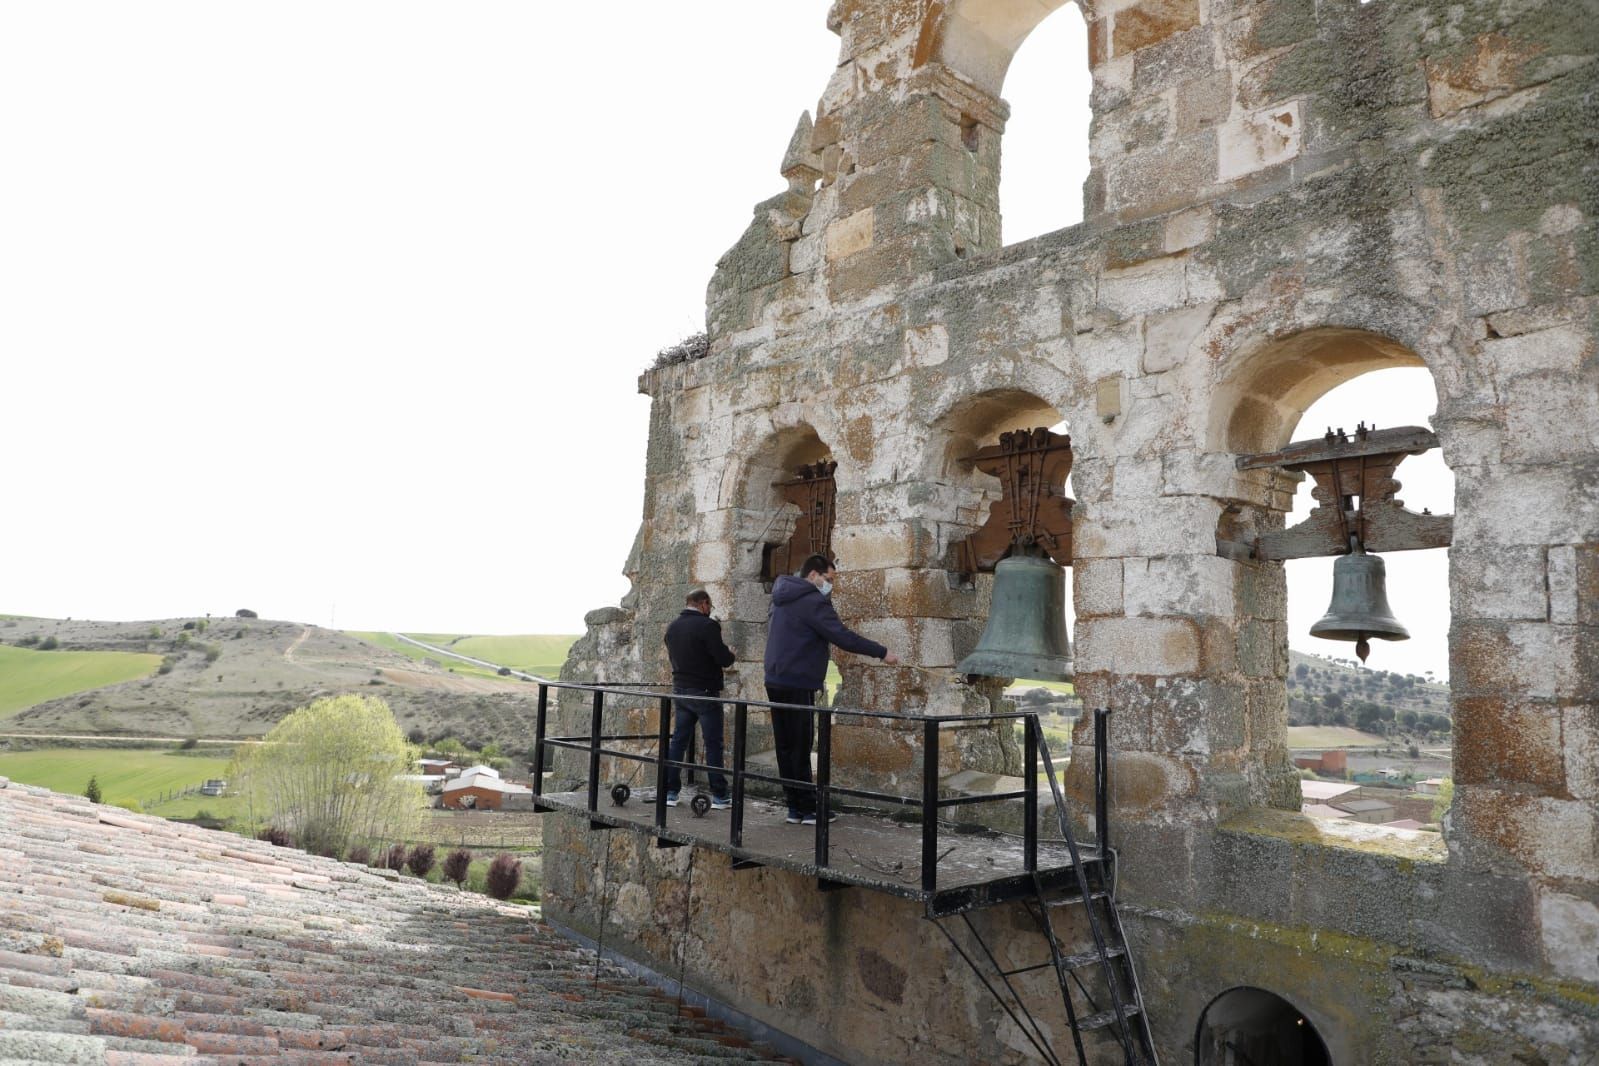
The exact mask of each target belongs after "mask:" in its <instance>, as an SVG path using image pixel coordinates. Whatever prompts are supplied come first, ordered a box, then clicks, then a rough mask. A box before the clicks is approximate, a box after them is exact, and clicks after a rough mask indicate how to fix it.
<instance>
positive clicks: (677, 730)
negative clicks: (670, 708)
mask: <svg viewBox="0 0 1599 1066" xmlns="http://www.w3.org/2000/svg"><path fill="white" fill-rule="evenodd" d="M672 694H673V695H674V696H676V697H678V698H677V699H675V700H673V701H672V703H673V705H674V706H675V707H676V714H675V716H674V717H673V719H672V743H671V744H669V745H668V746H667V750H666V757H667V758H668V759H671V760H672V761H674V762H679V761H681V760H682V759H683V756H684V755H685V754H687V752H688V744H689V741H690V740H691V739H692V738H693V736H694V723H695V722H696V721H697V722H699V724H700V733H701V734H702V735H703V736H704V737H705V758H704V759H697V760H695V761H696V762H701V763H703V764H704V765H706V766H716V767H720V766H721V765H722V705H721V704H720V703H719V702H717V701H715V700H695V699H683V698H682V697H684V696H715V695H716V693H715V692H712V691H711V690H710V689H707V688H685V687H682V686H679V687H675V688H673V689H672ZM682 784H683V774H682V771H681V770H680V769H679V768H678V767H676V766H668V767H667V768H666V791H668V792H677V791H679V790H680V789H681V788H682ZM711 795H713V796H716V797H719V798H720V797H723V796H726V795H727V778H726V777H725V776H723V775H722V774H719V773H717V772H716V771H714V770H713V771H711Z"/></svg>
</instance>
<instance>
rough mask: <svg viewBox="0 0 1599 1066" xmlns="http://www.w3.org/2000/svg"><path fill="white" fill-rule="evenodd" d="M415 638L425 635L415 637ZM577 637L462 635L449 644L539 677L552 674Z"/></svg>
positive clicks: (465, 652)
mask: <svg viewBox="0 0 1599 1066" xmlns="http://www.w3.org/2000/svg"><path fill="white" fill-rule="evenodd" d="M416 639H417V640H422V639H424V638H422V637H417V638H416ZM576 641H577V637H575V636H549V635H533V636H523V637H463V638H461V639H460V640H458V641H457V642H456V643H454V644H452V645H450V646H449V647H450V650H451V651H458V652H460V653H461V654H462V655H470V656H472V657H473V658H474V659H483V660H485V661H487V662H491V663H501V664H503V665H505V666H509V667H511V668H512V669H514V670H524V671H526V672H527V673H530V674H538V675H539V676H540V677H554V676H556V675H557V674H559V673H560V672H561V664H562V663H564V662H566V653H567V652H568V651H570V650H571V649H572V645H573V644H574V643H575V642H576ZM442 646H443V645H441V647H442Z"/></svg>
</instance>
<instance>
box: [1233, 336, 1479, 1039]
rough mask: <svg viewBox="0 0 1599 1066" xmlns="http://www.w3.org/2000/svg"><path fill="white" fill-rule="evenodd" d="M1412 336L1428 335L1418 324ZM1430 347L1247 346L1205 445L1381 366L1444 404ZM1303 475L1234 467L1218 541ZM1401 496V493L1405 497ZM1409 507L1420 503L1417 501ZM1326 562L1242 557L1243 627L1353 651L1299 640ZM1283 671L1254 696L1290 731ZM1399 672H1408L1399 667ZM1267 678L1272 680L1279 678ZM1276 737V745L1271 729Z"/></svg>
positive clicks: (1285, 423)
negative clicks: (1418, 377) (1430, 390)
mask: <svg viewBox="0 0 1599 1066" xmlns="http://www.w3.org/2000/svg"><path fill="white" fill-rule="evenodd" d="M1383 321H1385V322H1387V323H1389V324H1391V325H1399V326H1403V325H1404V324H1405V319H1404V318H1403V316H1402V315H1395V314H1391V313H1390V314H1387V315H1385V316H1383ZM1416 335H1417V336H1423V337H1425V336H1427V334H1425V333H1424V332H1422V331H1419V330H1418V331H1417V333H1416ZM1429 354H1430V357H1429V358H1424V357H1423V355H1422V354H1420V353H1419V352H1418V351H1417V349H1416V348H1415V347H1412V346H1411V344H1409V343H1407V342H1406V341H1405V340H1401V339H1396V338H1395V337H1394V336H1392V335H1389V334H1386V333H1379V332H1376V331H1375V330H1371V329H1363V328H1358V327H1354V326H1348V325H1332V326H1316V327H1311V328H1307V329H1302V330H1297V331H1293V332H1288V333H1283V334H1279V335H1277V336H1275V337H1273V338H1271V339H1267V340H1261V341H1259V342H1258V343H1256V344H1253V345H1245V346H1243V347H1242V348H1241V350H1240V353H1239V355H1238V356H1237V358H1236V359H1234V360H1232V361H1231V362H1230V363H1228V364H1226V365H1225V367H1224V370H1225V374H1224V376H1223V377H1222V378H1221V380H1220V383H1219V384H1218V385H1216V386H1215V388H1214V391H1213V393H1212V406H1211V408H1210V410H1209V415H1208V423H1207V425H1206V426H1205V428H1204V432H1205V441H1206V445H1207V448H1206V450H1208V451H1211V452H1219V453H1224V454H1231V455H1237V454H1247V453H1258V452H1266V451H1273V450H1275V449H1277V448H1280V447H1282V446H1284V445H1286V444H1288V443H1289V442H1290V440H1291V439H1301V440H1303V439H1307V438H1312V437H1315V436H1318V435H1319V434H1320V423H1319V422H1318V423H1317V425H1316V426H1315V427H1314V428H1313V427H1311V426H1308V425H1307V426H1305V427H1304V428H1300V423H1301V420H1302V419H1303V418H1304V415H1305V413H1306V411H1307V410H1309V409H1310V408H1311V407H1312V405H1313V404H1315V403H1316V401H1318V400H1320V399H1322V398H1323V397H1326V396H1328V394H1330V393H1333V392H1334V390H1337V389H1338V388H1339V387H1340V386H1343V385H1346V384H1348V383H1349V382H1352V381H1353V380H1355V379H1356V378H1359V377H1361V376H1363V375H1365V374H1368V373H1371V372H1374V371H1378V370H1389V369H1397V368H1416V369H1420V370H1424V371H1426V372H1427V374H1428V376H1430V377H1431V378H1432V380H1433V382H1434V384H1435V385H1439V389H1438V403H1439V407H1440V408H1442V407H1443V405H1444V404H1445V402H1446V399H1445V395H1446V394H1445V391H1444V388H1443V387H1442V383H1440V382H1439V381H1438V377H1437V375H1436V373H1435V367H1438V366H1442V367H1444V369H1445V370H1446V371H1448V369H1449V365H1448V363H1447V362H1446V361H1445V359H1444V357H1443V355H1442V353H1440V352H1438V351H1436V350H1429ZM1429 413H1430V412H1425V411H1424V410H1423V411H1419V412H1417V415H1416V416H1415V417H1411V416H1409V415H1406V416H1403V418H1402V420H1403V421H1404V422H1407V423H1412V424H1418V425H1423V426H1425V425H1426V424H1427V421H1428V418H1427V415H1428V414H1429ZM1349 415H1350V417H1349V419H1348V421H1347V422H1341V423H1339V424H1342V428H1344V429H1345V430H1346V431H1349V432H1353V431H1354V429H1355V427H1356V423H1357V421H1358V419H1359V416H1360V412H1358V411H1350V412H1349ZM1380 428H1391V427H1387V426H1384V427H1380ZM1446 429H1447V427H1441V431H1440V434H1439V435H1440V437H1444V436H1445V435H1446ZM1296 430H1297V432H1296ZM1418 462H1419V461H1417V460H1412V461H1411V463H1410V464H1409V465H1408V466H1401V467H1400V468H1399V469H1398V471H1397V478H1398V481H1399V482H1400V484H1401V485H1403V484H1404V483H1405V482H1406V480H1407V478H1409V477H1410V476H1411V475H1412V474H1417V475H1419V474H1420V473H1421V471H1420V470H1419V469H1418V466H1417V465H1416V464H1417V463H1418ZM1302 477H1303V475H1297V474H1288V473H1284V472H1281V471H1275V470H1259V471H1251V472H1247V473H1243V474H1238V475H1237V476H1236V480H1235V483H1234V484H1235V486H1236V488H1235V492H1236V495H1235V496H1234V505H1233V506H1231V507H1229V508H1228V509H1227V513H1226V514H1224V516H1223V517H1222V519H1221V522H1220V524H1219V526H1218V530H1217V536H1218V541H1219V542H1224V543H1226V544H1227V545H1230V546H1233V545H1237V544H1239V543H1244V542H1248V541H1250V539H1251V537H1252V535H1256V534H1264V533H1267V532H1271V531H1275V530H1280V529H1282V528H1283V524H1284V522H1285V519H1286V520H1287V521H1290V522H1295V521H1299V520H1300V518H1302V517H1303V515H1300V516H1297V517H1290V514H1289V512H1290V510H1291V509H1292V506H1293V501H1294V498H1295V496H1296V494H1297V495H1299V498H1300V499H1301V500H1302V501H1303V500H1304V499H1305V498H1306V494H1308V492H1309V488H1310V483H1309V482H1308V480H1307V481H1304V482H1301V478H1302ZM1400 498H1401V499H1404V496H1403V495H1402V496H1401V497H1400ZM1411 506H1412V509H1416V507H1415V505H1414V504H1412V505H1411ZM1450 509H1452V508H1450ZM1324 513H1325V512H1324ZM1373 551H1374V552H1377V553H1379V554H1385V553H1383V552H1382V549H1381V548H1378V547H1374V548H1373ZM1417 554H1418V553H1416V552H1410V551H1406V552H1399V553H1395V554H1394V555H1390V556H1387V558H1386V562H1387V566H1388V578H1389V589H1390V596H1391V597H1392V589H1393V586H1394V584H1395V583H1396V580H1397V577H1398V574H1399V573H1400V572H1403V571H1404V570H1405V569H1406V568H1407V564H1406V563H1404V562H1400V563H1397V564H1396V563H1394V562H1393V559H1394V558H1398V559H1401V560H1402V559H1405V558H1407V557H1411V556H1415V555H1417ZM1455 562H1456V560H1455V558H1454V556H1453V554H1451V557H1450V559H1449V566H1450V567H1453V566H1454V565H1455ZM1332 565H1333V559H1332V557H1329V556H1320V557H1314V558H1309V559H1290V560H1288V561H1287V562H1274V561H1269V560H1268V561H1261V560H1247V561H1244V560H1240V571H1239V573H1238V574H1237V575H1235V576H1236V580H1237V581H1238V582H1239V584H1238V586H1237V587H1238V589H1239V590H1247V595H1241V596H1240V602H1244V603H1249V604H1253V605H1254V606H1253V607H1252V608H1251V609H1250V610H1249V611H1248V612H1247V614H1246V616H1245V617H1243V618H1241V621H1242V623H1243V624H1244V626H1246V627H1249V628H1253V629H1254V630H1256V631H1261V630H1263V629H1264V628H1265V627H1268V626H1276V627H1280V630H1279V634H1278V635H1277V636H1275V637H1274V638H1273V640H1274V641H1275V642H1276V643H1277V644H1278V647H1279V648H1281V649H1282V650H1283V651H1284V652H1286V650H1287V647H1288V646H1289V644H1290V642H1292V643H1293V644H1294V645H1295V646H1297V647H1300V648H1308V649H1310V650H1316V651H1320V652H1323V653H1327V654H1332V655H1335V656H1339V657H1342V656H1344V655H1350V652H1348V651H1344V650H1342V649H1347V648H1349V646H1348V645H1338V644H1328V643H1321V642H1317V641H1311V642H1310V643H1309V644H1308V645H1307V644H1304V643H1301V641H1303V640H1304V638H1305V637H1306V636H1307V629H1308V627H1309V625H1310V623H1311V622H1312V621H1314V619H1315V618H1316V617H1318V616H1319V615H1320V614H1321V613H1322V611H1323V610H1324V609H1325V605H1326V604H1327V602H1328V597H1329V595H1330V592H1331V588H1332V578H1331V573H1332ZM1396 567H1397V568H1398V569H1397V570H1396ZM1290 571H1292V573H1293V575H1294V576H1293V581H1292V584H1293V586H1294V588H1293V590H1292V591H1290V587H1289V586H1290ZM1410 572H1411V574H1412V575H1414V574H1415V573H1416V571H1415V570H1411V571H1410ZM1430 572H1433V573H1436V571H1430ZM1426 591H1427V594H1428V595H1427V596H1425V597H1422V598H1421V599H1420V600H1416V599H1413V600H1412V601H1411V605H1412V606H1413V605H1415V604H1417V603H1419V602H1427V603H1432V602H1441V603H1443V604H1445V605H1448V604H1449V602H1450V590H1449V589H1448V588H1447V586H1445V587H1443V588H1438V587H1437V586H1434V585H1428V586H1426ZM1433 595H1437V596H1440V597H1441V599H1440V600H1438V601H1434V600H1433V599H1432V598H1431V597H1432V596H1433ZM1302 597H1308V606H1309V607H1310V608H1311V611H1310V612H1309V614H1308V618H1307V616H1306V614H1305V613H1304V612H1303V610H1302V608H1303V607H1304V606H1305V605H1307V600H1306V599H1302ZM1391 606H1392V607H1393V609H1394V611H1395V613H1396V615H1399V616H1400V618H1401V621H1402V622H1407V621H1408V622H1409V624H1410V627H1411V629H1412V632H1413V634H1414V633H1415V632H1416V630H1415V621H1414V619H1415V615H1413V614H1409V612H1407V610H1406V607H1407V605H1406V603H1405V602H1404V601H1403V600H1401V599H1392V600H1391ZM1407 615H1408V617H1407ZM1451 617H1452V616H1451ZM1433 633H1434V635H1436V634H1437V633H1438V630H1437V629H1434V630H1433ZM1351 657H1352V655H1351ZM1396 661H1400V662H1402V661H1403V658H1402V656H1398V655H1393V656H1391V657H1386V656H1385V657H1383V658H1374V659H1373V661H1372V662H1371V663H1370V664H1369V665H1370V666H1371V668H1372V669H1395V665H1394V664H1395V662H1396ZM1280 669H1282V670H1283V671H1285V673H1284V675H1283V687H1282V689H1281V690H1276V689H1275V688H1274V689H1273V690H1271V691H1268V690H1267V687H1266V684H1265V682H1266V681H1268V680H1269V678H1267V677H1266V675H1259V676H1260V680H1259V681H1258V682H1256V687H1257V692H1256V694H1255V697H1254V698H1255V699H1256V703H1257V706H1260V707H1263V708H1264V707H1268V706H1269V707H1271V708H1272V714H1271V715H1270V719H1273V720H1276V721H1280V722H1281V724H1282V727H1283V728H1284V729H1285V730H1286V726H1287V724H1288V721H1289V701H1288V692H1287V688H1288V685H1287V677H1286V671H1287V669H1288V667H1287V662H1286V659H1284V661H1283V663H1282V664H1281V667H1280ZM1399 672H1401V673H1406V672H1413V671H1411V670H1409V669H1408V668H1404V669H1400V670H1399ZM1415 672H1419V671H1415ZM1272 684H1273V685H1275V682H1272ZM1383 702H1386V701H1383ZM1279 709H1280V710H1279ZM1302 710H1303V708H1302ZM1278 713H1280V714H1281V718H1280V719H1277V717H1276V716H1277V714H1278ZM1259 721H1260V723H1261V724H1262V727H1263V728H1265V729H1269V730H1270V731H1271V732H1272V733H1273V734H1275V721H1273V722H1271V723H1270V724H1269V725H1268V718H1267V716H1264V715H1263V716H1261V718H1260V719H1259ZM1457 724H1458V723H1457ZM1252 728H1253V726H1252ZM1284 741H1286V733H1285V734H1284ZM1273 743H1274V744H1275V743H1276V740H1275V735H1273ZM1285 780H1286V779H1285ZM1292 783H1293V785H1294V787H1293V790H1292V793H1293V794H1291V795H1288V796H1286V797H1284V798H1285V800H1286V802H1284V805H1285V806H1297V805H1298V804H1299V803H1300V802H1301V801H1302V800H1303V799H1304V795H1303V793H1302V792H1301V791H1300V789H1299V786H1298V783H1297V781H1294V782H1292ZM1217 1061H1221V1060H1217Z"/></svg>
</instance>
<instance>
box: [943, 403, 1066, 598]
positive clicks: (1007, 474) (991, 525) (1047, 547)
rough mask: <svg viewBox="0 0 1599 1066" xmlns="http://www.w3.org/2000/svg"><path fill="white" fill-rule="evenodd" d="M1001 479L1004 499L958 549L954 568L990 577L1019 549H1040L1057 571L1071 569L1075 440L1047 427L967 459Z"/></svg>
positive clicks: (1003, 439)
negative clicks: (1069, 488)
mask: <svg viewBox="0 0 1599 1066" xmlns="http://www.w3.org/2000/svg"><path fill="white" fill-rule="evenodd" d="M967 458H968V461H970V462H971V463H972V464H973V465H974V466H976V467H977V469H979V470H981V471H982V472H983V473H985V474H992V475H993V476H994V477H996V478H998V479H999V485H1000V498H999V499H997V500H995V501H994V503H993V506H991V507H990V508H989V510H988V518H987V520H985V521H984V522H983V524H982V525H981V526H979V527H978V529H977V531H976V532H974V533H972V534H971V535H970V536H968V537H966V538H965V539H964V540H962V541H960V542H959V543H958V544H957V545H956V546H955V555H956V558H955V566H956V569H958V570H959V571H960V572H961V573H963V574H966V575H971V574H975V573H977V572H978V571H984V572H992V571H993V569H994V567H995V566H997V565H998V564H999V561H1000V560H1001V559H1003V558H1005V556H1007V555H1009V554H1010V553H1011V552H1012V551H1013V550H1014V549H1016V548H1019V547H1030V546H1037V547H1038V548H1040V549H1042V550H1043V551H1044V553H1045V554H1047V555H1048V556H1049V557H1050V558H1051V559H1053V560H1054V561H1055V563H1056V565H1058V566H1070V565H1072V499H1071V497H1069V496H1067V495H1066V478H1067V476H1068V475H1069V474H1070V473H1071V472H1072V439H1071V437H1069V436H1067V435H1066V434H1064V433H1052V432H1050V431H1049V430H1047V429H1044V428H1043V427H1039V428H1038V429H1034V430H1025V429H1019V430H1016V431H1014V432H1011V433H1001V434H1000V435H999V443H998V444H991V445H989V446H987V447H986V448H980V449H978V451H977V454H975V455H972V456H968V457H967Z"/></svg>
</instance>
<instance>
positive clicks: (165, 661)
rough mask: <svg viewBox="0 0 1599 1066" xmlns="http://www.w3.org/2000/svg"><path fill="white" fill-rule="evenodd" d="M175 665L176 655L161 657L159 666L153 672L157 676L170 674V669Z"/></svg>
mask: <svg viewBox="0 0 1599 1066" xmlns="http://www.w3.org/2000/svg"><path fill="white" fill-rule="evenodd" d="M176 665H178V657H177V656H176V655H163V656H162V657H161V665H160V666H158V667H156V668H155V672H156V673H158V674H170V673H171V672H172V668H173V667H174V666H176Z"/></svg>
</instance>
